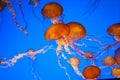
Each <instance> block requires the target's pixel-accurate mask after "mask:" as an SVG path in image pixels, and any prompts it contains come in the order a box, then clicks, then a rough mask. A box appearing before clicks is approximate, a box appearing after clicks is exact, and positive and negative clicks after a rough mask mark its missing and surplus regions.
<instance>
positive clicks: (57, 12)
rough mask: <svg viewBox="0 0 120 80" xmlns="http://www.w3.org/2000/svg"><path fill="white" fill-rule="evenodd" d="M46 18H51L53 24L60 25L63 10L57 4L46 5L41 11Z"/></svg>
mask: <svg viewBox="0 0 120 80" xmlns="http://www.w3.org/2000/svg"><path fill="white" fill-rule="evenodd" d="M41 13H42V15H43V17H44V18H50V19H51V22H52V23H53V24H56V23H60V22H61V21H62V20H61V15H62V13H63V8H62V6H61V5H60V4H58V3H57V2H50V3H47V4H46V5H44V7H43V8H42V11H41Z"/></svg>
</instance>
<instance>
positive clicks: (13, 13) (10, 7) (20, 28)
mask: <svg viewBox="0 0 120 80" xmlns="http://www.w3.org/2000/svg"><path fill="white" fill-rule="evenodd" d="M2 1H3V3H5V4H6V5H8V8H9V11H10V12H11V14H12V15H13V19H14V24H15V25H16V26H17V28H18V29H19V30H21V31H23V33H24V34H26V35H27V34H28V32H27V31H26V29H25V28H23V26H21V25H20V24H18V22H17V20H16V16H17V15H16V13H15V11H14V9H13V7H12V3H11V1H10V0H2Z"/></svg>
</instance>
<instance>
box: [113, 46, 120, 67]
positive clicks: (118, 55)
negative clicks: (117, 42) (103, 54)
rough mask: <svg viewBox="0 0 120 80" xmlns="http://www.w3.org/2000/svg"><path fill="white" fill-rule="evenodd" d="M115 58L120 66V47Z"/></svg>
mask: <svg viewBox="0 0 120 80" xmlns="http://www.w3.org/2000/svg"><path fill="white" fill-rule="evenodd" d="M114 58H115V60H116V63H117V64H118V65H120V47H119V48H117V49H116V50H115V53H114Z"/></svg>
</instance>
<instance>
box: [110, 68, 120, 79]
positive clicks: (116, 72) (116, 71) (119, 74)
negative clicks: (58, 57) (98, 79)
mask: <svg viewBox="0 0 120 80" xmlns="http://www.w3.org/2000/svg"><path fill="white" fill-rule="evenodd" d="M111 75H113V76H114V77H117V78H120V68H113V69H112V71H111Z"/></svg>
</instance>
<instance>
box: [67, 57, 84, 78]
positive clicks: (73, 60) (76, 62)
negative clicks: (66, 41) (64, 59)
mask: <svg viewBox="0 0 120 80" xmlns="http://www.w3.org/2000/svg"><path fill="white" fill-rule="evenodd" d="M68 63H69V64H70V65H71V66H72V68H73V69H74V71H75V73H76V74H77V75H79V76H82V74H81V72H80V71H79V70H78V65H79V64H80V60H79V59H78V58H77V57H72V58H70V59H69V60H68Z"/></svg>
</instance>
